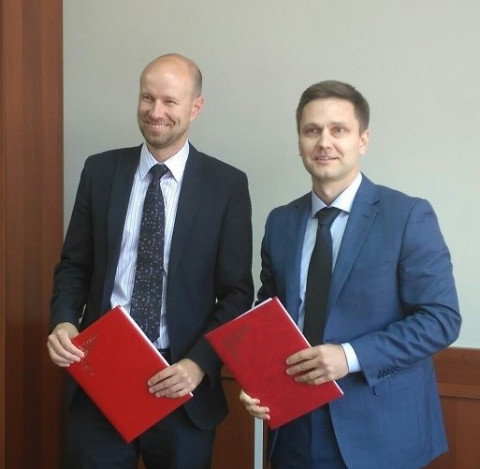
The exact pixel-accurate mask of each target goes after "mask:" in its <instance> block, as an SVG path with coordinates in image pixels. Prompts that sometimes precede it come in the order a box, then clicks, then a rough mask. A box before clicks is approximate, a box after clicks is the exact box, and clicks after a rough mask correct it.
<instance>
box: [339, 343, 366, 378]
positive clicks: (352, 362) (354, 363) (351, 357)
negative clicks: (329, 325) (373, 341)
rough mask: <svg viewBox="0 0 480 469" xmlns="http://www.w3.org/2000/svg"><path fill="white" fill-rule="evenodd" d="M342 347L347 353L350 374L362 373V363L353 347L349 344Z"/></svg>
mask: <svg viewBox="0 0 480 469" xmlns="http://www.w3.org/2000/svg"><path fill="white" fill-rule="evenodd" d="M341 345H342V348H343V351H344V352H345V356H346V357H347V365H348V372H349V373H356V372H358V371H362V367H361V366H360V362H359V361H358V358H357V354H356V353H355V350H354V349H353V347H352V346H351V345H350V344H349V343H348V342H346V343H344V344H341Z"/></svg>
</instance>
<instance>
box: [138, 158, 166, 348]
mask: <svg viewBox="0 0 480 469" xmlns="http://www.w3.org/2000/svg"><path fill="white" fill-rule="evenodd" d="M167 171H168V168H167V167H166V166H165V165H163V164H162V165H160V164H157V165H155V166H153V167H152V168H151V169H150V174H151V175H152V180H151V182H150V185H149V186H148V189H147V193H146V195H145V201H144V203H143V213H142V221H141V225H140V236H139V239H138V252H137V266H136V270H135V283H134V285H133V294H132V304H131V308H130V314H131V316H132V318H133V319H134V320H135V321H136V322H137V324H138V325H139V326H140V328H141V329H142V330H143V332H145V334H146V335H147V337H148V338H149V339H150V340H151V341H152V342H155V341H156V340H157V339H158V337H159V334H160V312H161V308H162V289H163V245H164V242H165V206H164V202H163V194H162V187H161V185H160V180H161V178H162V176H163V175H164V174H165V173H166V172H167Z"/></svg>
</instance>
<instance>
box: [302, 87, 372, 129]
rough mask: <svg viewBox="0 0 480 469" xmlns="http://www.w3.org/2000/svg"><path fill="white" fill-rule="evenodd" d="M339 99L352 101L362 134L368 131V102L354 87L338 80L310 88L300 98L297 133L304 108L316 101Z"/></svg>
mask: <svg viewBox="0 0 480 469" xmlns="http://www.w3.org/2000/svg"><path fill="white" fill-rule="evenodd" d="M328 98H338V99H344V100H346V101H350V102H351V103H352V104H353V107H354V110H355V117H356V118H357V120H358V123H359V125H360V132H363V131H365V130H367V129H368V122H369V119H370V107H369V105H368V102H367V100H366V99H365V98H364V97H363V96H362V94H361V93H360V92H359V91H357V90H356V89H355V88H354V87H353V86H352V85H349V84H348V83H342V82H341V81H336V80H326V81H321V82H319V83H315V84H314V85H312V86H309V87H308V88H307V89H306V90H305V91H304V92H303V93H302V96H301V97H300V101H299V103H298V106H297V131H298V132H300V120H301V119H302V113H303V109H304V107H305V106H306V105H307V104H308V103H309V102H310V101H315V100H316V99H328Z"/></svg>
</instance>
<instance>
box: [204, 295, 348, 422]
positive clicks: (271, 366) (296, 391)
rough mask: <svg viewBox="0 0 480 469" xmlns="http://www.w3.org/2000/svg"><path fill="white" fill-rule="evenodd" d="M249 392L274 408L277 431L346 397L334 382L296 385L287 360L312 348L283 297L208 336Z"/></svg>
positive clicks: (215, 330) (271, 418)
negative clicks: (287, 308)
mask: <svg viewBox="0 0 480 469" xmlns="http://www.w3.org/2000/svg"><path fill="white" fill-rule="evenodd" d="M206 338H207V340H208V341H209V342H210V344H211V345H212V347H213V348H214V349H215V351H216V352H217V353H218V355H219V356H220V357H221V359H222V360H223V362H224V363H225V365H226V366H227V367H228V368H229V369H230V370H231V371H232V373H233V375H234V377H235V379H236V380H237V381H238V383H239V384H240V386H241V387H242V388H243V389H244V390H245V392H246V393H247V394H248V395H249V396H251V397H255V398H257V399H260V405H262V406H266V407H269V409H270V420H267V424H268V425H269V427H270V428H272V429H273V428H276V427H278V426H280V425H283V424H285V423H287V422H289V421H290V420H293V419H295V418H297V417H300V416H301V415H303V414H306V413H307V412H310V411H312V410H313V409H316V408H318V407H320V406H322V405H324V404H326V403H328V402H330V401H332V400H334V399H337V398H339V397H341V396H342V395H343V392H342V390H341V389H340V387H339V386H338V384H337V383H336V382H335V381H330V382H327V383H324V384H320V385H317V386H312V385H310V384H305V383H297V382H295V380H294V377H292V376H289V375H287V374H286V369H287V364H286V363H285V360H286V359H287V357H289V356H290V355H292V354H293V353H295V352H298V351H299V350H303V349H305V348H308V347H310V344H309V343H308V342H307V339H305V337H304V336H303V334H302V333H301V332H300V329H298V327H297V325H296V324H295V322H294V321H293V319H292V318H291V317H290V315H289V314H288V312H287V311H286V309H285V308H284V307H283V305H282V304H281V303H280V301H279V300H278V298H276V297H275V298H270V299H268V300H266V301H264V302H263V303H260V304H259V305H257V306H255V307H254V308H252V309H251V310H249V311H247V312H246V313H244V314H242V315H241V316H239V317H237V318H235V319H233V320H232V321H230V322H228V323H226V324H224V325H222V326H220V327H218V328H217V329H214V330H213V331H211V332H209V333H208V334H207V335H206Z"/></svg>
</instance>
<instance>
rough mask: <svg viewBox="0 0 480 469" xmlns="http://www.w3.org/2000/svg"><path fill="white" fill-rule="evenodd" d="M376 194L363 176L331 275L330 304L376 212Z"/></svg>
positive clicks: (340, 286) (348, 271) (347, 272)
mask: <svg viewBox="0 0 480 469" xmlns="http://www.w3.org/2000/svg"><path fill="white" fill-rule="evenodd" d="M377 202H378V193H377V190H376V188H375V185H374V184H373V183H372V182H371V181H370V180H368V179H367V178H366V177H365V176H363V179H362V183H361V185H360V187H359V189H358V192H357V195H356V196H355V200H354V202H353V206H352V210H351V212H350V216H349V218H348V222H347V226H346V228H345V233H344V235H343V239H342V244H341V246H340V250H339V253H338V257H337V262H336V264H335V269H334V271H333V275H332V284H331V289H330V303H332V304H333V303H335V301H336V299H337V297H338V295H339V294H340V291H341V289H342V287H343V284H344V283H345V281H346V279H347V277H348V275H349V273H350V271H351V270H352V267H353V265H354V263H355V261H356V259H357V256H358V253H359V252H360V249H361V248H362V246H363V243H364V241H365V238H366V236H367V234H368V232H369V230H370V227H371V225H372V223H373V221H374V219H375V215H376V213H377V211H378V203H377Z"/></svg>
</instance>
